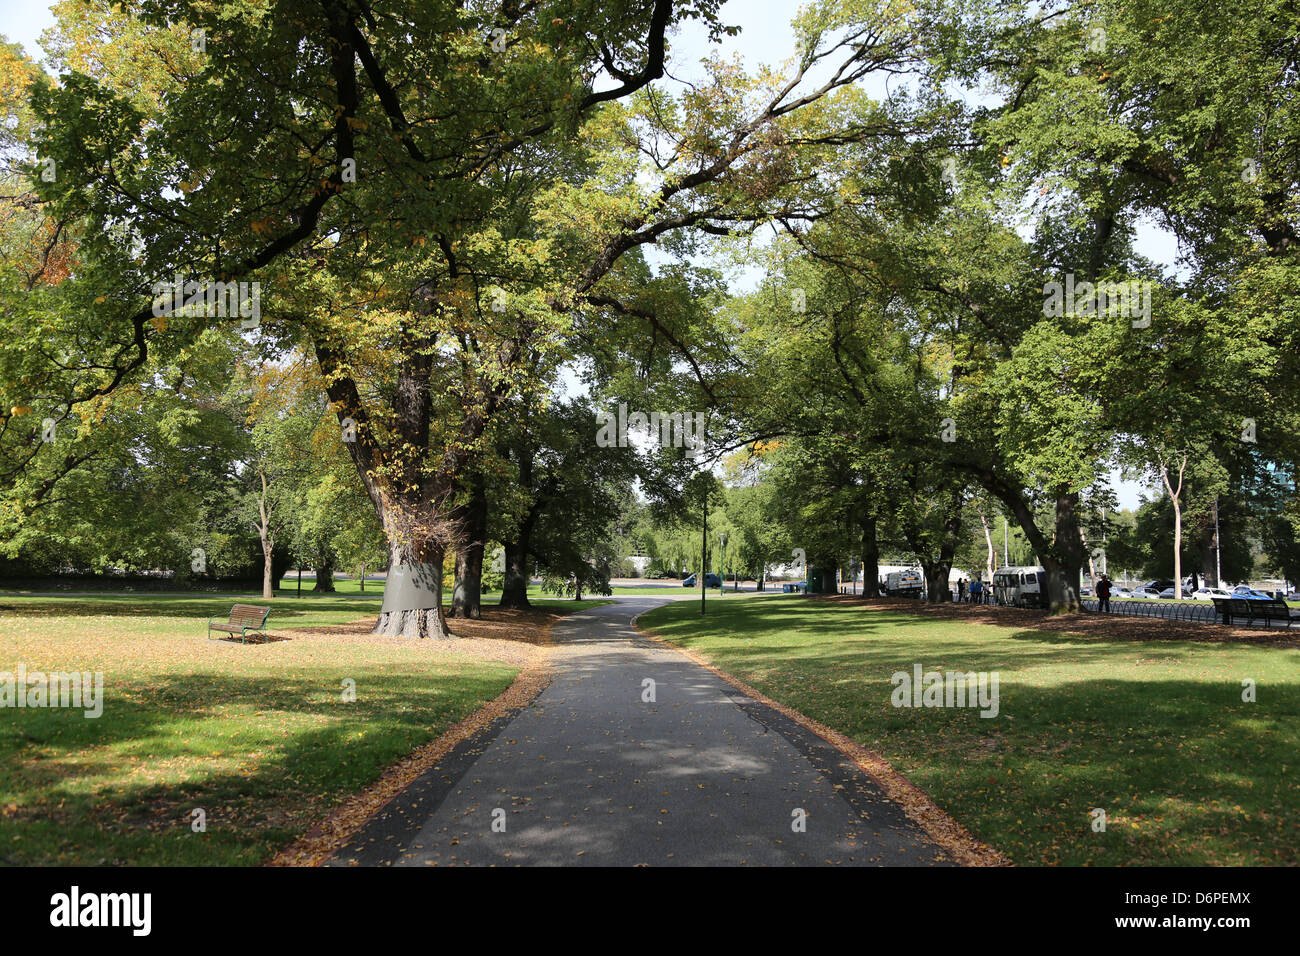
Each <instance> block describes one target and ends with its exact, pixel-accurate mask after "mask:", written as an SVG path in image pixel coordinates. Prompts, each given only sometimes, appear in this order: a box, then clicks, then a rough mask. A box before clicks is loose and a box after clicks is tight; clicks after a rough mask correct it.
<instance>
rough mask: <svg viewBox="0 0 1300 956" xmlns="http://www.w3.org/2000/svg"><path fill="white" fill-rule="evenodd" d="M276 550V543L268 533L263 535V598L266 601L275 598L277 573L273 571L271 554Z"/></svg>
mask: <svg viewBox="0 0 1300 956" xmlns="http://www.w3.org/2000/svg"><path fill="white" fill-rule="evenodd" d="M274 549H275V542H274V541H273V540H272V539H271V538H269V537H267V535H266V532H265V531H263V533H262V597H263V598H264V599H265V600H268V601H269V600H271V599H272V598H273V597H275V572H274V571H273V570H272V562H271V552H272V551H273V550H274Z"/></svg>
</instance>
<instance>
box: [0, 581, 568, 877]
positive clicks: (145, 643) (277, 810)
mask: <svg viewBox="0 0 1300 956" xmlns="http://www.w3.org/2000/svg"><path fill="white" fill-rule="evenodd" d="M230 603H231V600H230V599H229V598H214V597H210V596H203V595H193V594H189V595H166V596H153V595H149V596H140V595H136V596H128V595H105V596H103V597H93V598H69V597H40V596H14V595H3V596H0V671H9V672H15V671H16V670H17V668H18V665H20V664H22V665H25V666H26V668H27V669H28V671H29V672H30V671H33V670H42V671H46V672H50V671H71V670H78V671H92V672H93V671H102V672H103V679H104V711H103V715H102V716H101V717H99V718H97V719H87V718H86V717H84V716H83V713H82V711H81V710H74V709H68V708H49V709H31V708H23V709H16V708H4V709H0V766H3V768H4V772H3V775H0V864H89V865H95V864H119V863H134V864H250V863H257V862H261V861H263V860H265V859H267V858H268V857H269V856H271V855H272V854H273V853H274V852H275V851H276V850H277V849H279V848H280V847H282V846H284V845H285V844H286V843H287V842H289V841H290V840H291V839H292V838H293V837H294V836H296V835H298V834H300V833H302V832H303V831H304V830H305V829H307V828H308V827H309V826H310V825H311V824H312V823H314V822H315V821H316V820H317V819H319V818H320V817H321V816H323V815H324V814H325V813H326V812H327V811H328V810H329V809H330V808H331V807H333V806H335V805H337V804H338V803H339V802H340V801H341V800H342V799H343V798H345V797H346V796H348V795H349V794H351V793H354V792H355V791H357V790H359V789H361V788H362V787H364V786H365V785H366V784H368V783H370V782H372V781H373V780H375V779H376V778H377V777H378V776H379V774H380V772H381V771H382V770H383V769H384V768H385V767H387V766H388V765H390V764H392V763H394V762H395V761H397V760H398V759H400V758H401V757H403V756H405V755H406V754H407V753H409V752H410V751H411V750H412V749H414V748H415V747H417V746H419V745H420V744H423V743H425V742H426V741H428V740H430V739H432V738H433V737H435V736H436V735H437V734H439V733H440V732H442V731H443V730H444V729H446V728H447V727H448V726H450V725H451V724H452V723H454V722H456V721H457V720H460V719H461V718H463V717H464V716H466V715H468V714H469V713H471V712H472V711H474V710H475V709H476V708H477V707H479V706H480V705H481V704H483V703H484V702H485V701H487V700H490V699H491V698H493V697H495V696H496V695H497V694H499V693H501V692H502V691H503V690H504V689H505V688H506V687H508V686H509V685H510V683H511V681H512V680H513V679H514V677H515V675H516V674H517V673H518V667H517V666H515V665H509V664H505V663H499V662H490V661H481V660H477V659H471V658H468V657H460V656H455V655H447V654H446V653H445V652H444V653H440V652H438V651H437V650H436V646H435V644H434V642H429V641H411V642H396V641H388V642H383V641H373V640H369V639H366V638H360V637H355V636H349V635H343V636H338V637H334V636H330V637H321V636H317V637H305V636H303V637H298V638H296V639H295V638H294V632H293V631H292V630H288V631H284V634H285V636H287V637H289V638H290V640H286V641H276V642H272V643H270V644H264V645H249V646H246V647H245V646H240V645H238V644H230V643H225V642H219V641H208V640H207V639H206V634H205V630H204V625H205V622H206V619H207V617H208V615H210V614H224V613H226V612H227V611H228V610H229V605H230ZM560 603H564V604H565V605H566V606H569V607H572V606H573V605H574V602H560ZM377 610H378V607H377V604H376V602H375V601H373V600H371V599H365V598H360V599H359V598H355V597H350V596H347V595H337V596H328V595H315V596H312V597H310V598H308V597H304V598H302V599H301V600H296V599H292V598H284V597H279V598H276V599H275V602H274V604H273V610H272V612H271V618H270V624H271V629H272V631H276V630H277V629H283V628H302V627H311V626H318V625H329V624H341V623H344V622H351V621H355V620H357V619H358V618H362V617H366V616H370V615H374V614H375V613H376V612H377ZM345 679H351V680H353V681H355V686H356V700H355V702H352V703H348V702H345V701H344V699H343V692H342V690H343V682H344V680H345ZM196 808H199V809H203V810H205V811H206V814H207V832H206V833H194V832H192V830H191V819H192V818H191V811H192V810H194V809H196Z"/></svg>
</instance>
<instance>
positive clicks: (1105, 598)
mask: <svg viewBox="0 0 1300 956" xmlns="http://www.w3.org/2000/svg"><path fill="white" fill-rule="evenodd" d="M1097 610H1098V611H1100V612H1101V613H1102V614H1109V613H1110V578H1108V577H1107V576H1106V575H1104V574H1103V575H1102V576H1101V580H1100V581H1098V582H1097Z"/></svg>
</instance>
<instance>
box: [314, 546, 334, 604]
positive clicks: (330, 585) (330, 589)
mask: <svg viewBox="0 0 1300 956" xmlns="http://www.w3.org/2000/svg"><path fill="white" fill-rule="evenodd" d="M315 570H316V586H315V587H314V588H312V590H313V591H321V592H323V593H325V594H333V593H334V555H332V554H330V553H328V552H326V553H325V554H324V555H323V556H322V557H321V558H320V559H319V560H318V561H317V562H316V568H315Z"/></svg>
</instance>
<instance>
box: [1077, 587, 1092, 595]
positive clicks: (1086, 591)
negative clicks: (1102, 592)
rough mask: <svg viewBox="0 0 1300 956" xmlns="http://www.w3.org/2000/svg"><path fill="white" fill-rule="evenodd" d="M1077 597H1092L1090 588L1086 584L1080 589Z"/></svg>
mask: <svg viewBox="0 0 1300 956" xmlns="http://www.w3.org/2000/svg"><path fill="white" fill-rule="evenodd" d="M1079 597H1092V588H1091V587H1090V586H1089V585H1087V584H1085V585H1083V586H1082V587H1080V588H1079Z"/></svg>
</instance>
